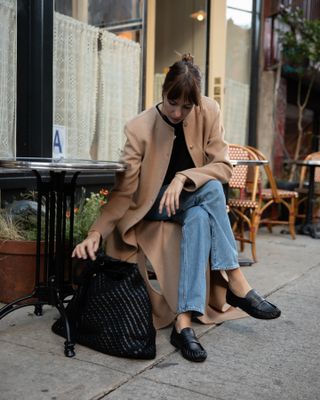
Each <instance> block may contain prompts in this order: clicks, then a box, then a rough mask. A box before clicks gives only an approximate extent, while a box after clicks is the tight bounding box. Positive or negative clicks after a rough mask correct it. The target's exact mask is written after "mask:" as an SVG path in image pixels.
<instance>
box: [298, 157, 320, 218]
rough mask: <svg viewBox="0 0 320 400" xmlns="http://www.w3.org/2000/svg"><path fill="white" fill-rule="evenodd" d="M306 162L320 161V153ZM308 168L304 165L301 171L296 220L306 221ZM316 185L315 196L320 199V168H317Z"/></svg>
mask: <svg viewBox="0 0 320 400" xmlns="http://www.w3.org/2000/svg"><path fill="white" fill-rule="evenodd" d="M304 159H305V160H306V161H308V160H320V151H316V152H314V153H310V154H308V155H307V156H306V157H305V158H304ZM307 170H308V167H306V166H305V165H303V166H302V167H301V169H300V178H299V186H298V187H297V188H296V189H295V190H296V191H297V192H298V194H299V200H298V202H297V208H296V218H297V219H304V218H305V216H306V215H305V212H304V211H303V210H304V208H305V203H306V200H307V197H308V196H307V194H308V188H307V186H306V185H308V183H309V182H308V173H307V172H308V171H307ZM314 183H315V190H314V194H315V196H317V197H320V187H317V185H316V184H317V183H318V184H319V183H320V167H316V168H315V173H314Z"/></svg>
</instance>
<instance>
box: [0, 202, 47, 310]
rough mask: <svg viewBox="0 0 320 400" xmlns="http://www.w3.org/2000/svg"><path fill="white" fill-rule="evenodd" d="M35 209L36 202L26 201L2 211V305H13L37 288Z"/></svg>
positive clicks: (0, 291)
mask: <svg viewBox="0 0 320 400" xmlns="http://www.w3.org/2000/svg"><path fill="white" fill-rule="evenodd" d="M35 207H36V202H34V201H28V200H22V201H21V203H20V202H19V201H17V202H14V203H12V207H11V205H10V206H8V208H6V209H1V210H0V302H3V303H9V302H11V301H13V300H15V299H17V298H20V297H23V296H26V295H28V294H30V293H31V291H32V289H33V288H34V280H35V265H36V241H35V239H36V233H37V225H36V208H35ZM42 250H43V249H41V251H42Z"/></svg>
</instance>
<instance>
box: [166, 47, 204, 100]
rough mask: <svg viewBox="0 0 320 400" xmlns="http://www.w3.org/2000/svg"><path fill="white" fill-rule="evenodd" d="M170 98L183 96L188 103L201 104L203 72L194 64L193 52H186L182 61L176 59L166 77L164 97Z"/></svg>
mask: <svg viewBox="0 0 320 400" xmlns="http://www.w3.org/2000/svg"><path fill="white" fill-rule="evenodd" d="M164 96H167V98H168V99H169V100H176V99H180V98H183V99H184V101H187V102H188V103H191V104H195V105H196V106H199V105H200V103H201V72H200V69H199V67H198V66H196V65H194V64H193V57H192V56H191V54H190V53H189V54H184V55H183V56H182V57H181V60H180V61H176V62H175V63H174V64H173V65H171V67H169V71H168V73H167V75H166V77H165V80H164V83H163V85H162V97H164Z"/></svg>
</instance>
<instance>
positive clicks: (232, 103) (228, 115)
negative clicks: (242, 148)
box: [223, 79, 250, 145]
mask: <svg viewBox="0 0 320 400" xmlns="http://www.w3.org/2000/svg"><path fill="white" fill-rule="evenodd" d="M249 89H250V86H249V85H248V84H246V83H241V82H238V81H234V80H232V79H226V94H225V103H224V104H225V106H224V112H223V114H224V128H225V131H226V140H227V141H228V142H229V143H238V144H243V145H244V144H245V143H246V138H247V126H248V109H249Z"/></svg>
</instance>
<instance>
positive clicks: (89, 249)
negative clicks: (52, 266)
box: [72, 231, 101, 260]
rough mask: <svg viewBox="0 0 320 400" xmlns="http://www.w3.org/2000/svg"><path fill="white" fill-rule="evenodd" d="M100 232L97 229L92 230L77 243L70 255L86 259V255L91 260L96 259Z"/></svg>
mask: <svg viewBox="0 0 320 400" xmlns="http://www.w3.org/2000/svg"><path fill="white" fill-rule="evenodd" d="M100 239H101V234H100V233H99V232H97V231H92V232H90V233H89V235H88V236H87V237H86V239H84V240H83V241H82V242H81V243H79V244H77V246H76V247H75V248H74V250H73V252H72V257H78V258H83V259H87V258H88V256H89V257H90V258H91V260H95V259H96V251H97V250H98V248H99V244H100Z"/></svg>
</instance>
